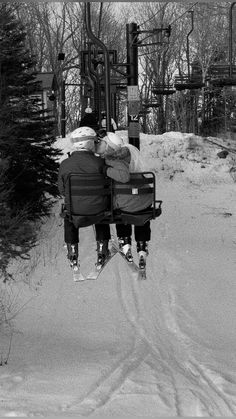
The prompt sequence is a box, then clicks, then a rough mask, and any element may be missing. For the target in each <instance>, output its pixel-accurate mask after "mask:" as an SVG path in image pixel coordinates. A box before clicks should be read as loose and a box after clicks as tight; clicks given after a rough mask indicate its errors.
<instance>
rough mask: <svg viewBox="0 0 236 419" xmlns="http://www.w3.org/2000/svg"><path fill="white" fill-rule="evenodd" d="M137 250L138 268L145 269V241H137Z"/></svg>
mask: <svg viewBox="0 0 236 419" xmlns="http://www.w3.org/2000/svg"><path fill="white" fill-rule="evenodd" d="M137 252H138V256H139V269H141V270H145V269H146V259H147V255H148V246H147V242H145V241H138V242H137Z"/></svg>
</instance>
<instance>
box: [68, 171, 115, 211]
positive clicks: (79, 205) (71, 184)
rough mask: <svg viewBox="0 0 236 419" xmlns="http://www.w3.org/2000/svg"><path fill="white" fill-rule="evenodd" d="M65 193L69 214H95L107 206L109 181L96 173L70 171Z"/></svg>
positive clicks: (109, 190) (109, 189)
mask: <svg viewBox="0 0 236 419" xmlns="http://www.w3.org/2000/svg"><path fill="white" fill-rule="evenodd" d="M66 193H67V194H68V198H69V199H68V202H69V208H68V212H69V214H70V215H96V214H99V213H100V212H102V211H105V210H106V209H107V207H108V206H109V203H110V194H111V181H110V179H106V178H105V177H104V176H103V175H102V174H98V173H94V174H83V173H71V174H70V175H69V177H68V181H67V183H66Z"/></svg>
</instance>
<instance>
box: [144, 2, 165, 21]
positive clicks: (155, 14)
mask: <svg viewBox="0 0 236 419" xmlns="http://www.w3.org/2000/svg"><path fill="white" fill-rule="evenodd" d="M168 3H170V2H169V1H168V2H167V3H165V5H164V6H163V7H162V8H161V9H159V10H158V11H157V12H156V13H154V15H153V16H152V17H150V18H149V19H147V20H145V21H144V22H143V23H140V24H139V26H143V25H145V23H148V22H150V20H152V19H153V18H154V17H155V16H157V15H158V13H160V12H161V11H162V10H163V9H164V8H165V7H166V6H167V4H168Z"/></svg>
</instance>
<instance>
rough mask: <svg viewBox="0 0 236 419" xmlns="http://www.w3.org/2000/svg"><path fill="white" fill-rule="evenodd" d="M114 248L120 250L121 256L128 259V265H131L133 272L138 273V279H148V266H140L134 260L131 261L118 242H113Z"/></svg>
mask: <svg viewBox="0 0 236 419" xmlns="http://www.w3.org/2000/svg"><path fill="white" fill-rule="evenodd" d="M112 246H113V248H114V249H115V250H116V252H118V253H119V254H120V256H121V257H122V258H123V259H124V260H125V261H126V263H127V265H128V266H129V268H130V269H131V270H132V272H134V273H136V274H138V279H140V280H141V279H142V280H143V279H147V277H146V266H145V268H140V267H139V266H138V265H137V264H136V263H135V262H134V261H133V262H129V261H128V260H127V259H126V257H125V254H124V253H123V252H122V250H121V249H120V248H119V246H117V244H116V243H114V242H113V243H112Z"/></svg>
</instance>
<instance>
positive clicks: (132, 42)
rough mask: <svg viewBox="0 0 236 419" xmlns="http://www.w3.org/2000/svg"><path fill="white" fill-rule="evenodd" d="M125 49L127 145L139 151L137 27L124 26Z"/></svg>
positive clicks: (132, 25)
mask: <svg viewBox="0 0 236 419" xmlns="http://www.w3.org/2000/svg"><path fill="white" fill-rule="evenodd" d="M126 47H127V85H128V86H127V89H128V136H129V143H130V144H132V145H134V146H135V147H137V148H138V149H140V134H139V133H140V127H139V116H138V115H139V111H140V98H139V93H138V25H137V23H128V24H127V25H126Z"/></svg>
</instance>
